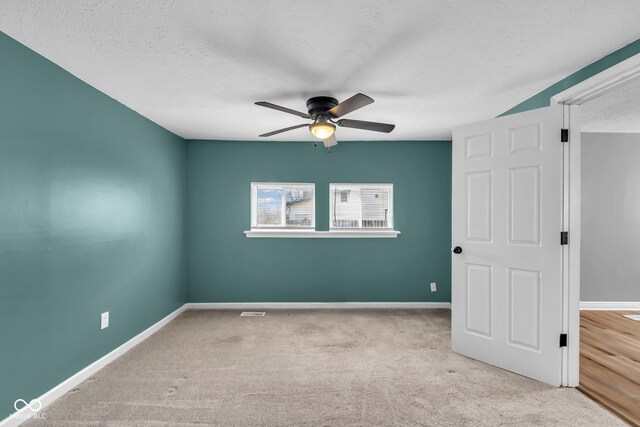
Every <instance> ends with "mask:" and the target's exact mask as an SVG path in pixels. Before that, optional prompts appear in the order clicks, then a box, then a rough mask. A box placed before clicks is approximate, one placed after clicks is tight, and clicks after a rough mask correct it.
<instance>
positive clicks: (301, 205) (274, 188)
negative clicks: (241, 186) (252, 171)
mask: <svg viewBox="0 0 640 427" xmlns="http://www.w3.org/2000/svg"><path fill="white" fill-rule="evenodd" d="M314 193H315V185H314V184H287V183H252V184H251V226H252V228H313V227H314V226H315V199H314Z"/></svg>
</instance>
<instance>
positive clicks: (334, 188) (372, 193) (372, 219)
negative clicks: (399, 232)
mask: <svg viewBox="0 0 640 427" xmlns="http://www.w3.org/2000/svg"><path fill="white" fill-rule="evenodd" d="M329 191H330V195H329V202H330V208H329V209H330V215H331V217H330V224H331V228H332V229H345V228H346V229H349V228H350V229H354V228H357V229H380V228H386V229H390V228H391V229H392V228H393V184H331V185H330V186H329Z"/></svg>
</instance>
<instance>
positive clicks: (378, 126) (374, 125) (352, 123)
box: [338, 119, 396, 133]
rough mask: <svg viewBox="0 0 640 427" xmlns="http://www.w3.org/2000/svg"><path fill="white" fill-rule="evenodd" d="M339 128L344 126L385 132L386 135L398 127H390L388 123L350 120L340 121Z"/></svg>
mask: <svg viewBox="0 0 640 427" xmlns="http://www.w3.org/2000/svg"><path fill="white" fill-rule="evenodd" d="M338 126H342V127H345V128H354V129H364V130H373V131H376V132H385V133H389V132H391V131H392V130H393V129H394V128H395V127H396V125H390V124H388V123H378V122H365V121H363V120H349V119H342V120H338Z"/></svg>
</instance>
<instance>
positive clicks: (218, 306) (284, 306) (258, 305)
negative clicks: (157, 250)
mask: <svg viewBox="0 0 640 427" xmlns="http://www.w3.org/2000/svg"><path fill="white" fill-rule="evenodd" d="M185 307H186V308H187V309H188V310H255V309H272V310H276V309H281V310H296V309H341V308H342V309H351V308H401V309H402V308H404V309H415V308H448V309H451V303H448V302H190V303H187V304H185Z"/></svg>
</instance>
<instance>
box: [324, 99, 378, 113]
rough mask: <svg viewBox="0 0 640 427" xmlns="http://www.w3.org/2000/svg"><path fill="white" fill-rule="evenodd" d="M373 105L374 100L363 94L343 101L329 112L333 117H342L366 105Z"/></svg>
mask: <svg viewBox="0 0 640 427" xmlns="http://www.w3.org/2000/svg"><path fill="white" fill-rule="evenodd" d="M369 104H373V99H372V98H369V97H368V96H367V95H364V94H362V93H356V94H355V95H353V96H352V97H351V98H349V99H346V100H344V101H342V102H341V103H340V104H338V105H336V106H335V107H333V108H332V109H330V110H329V111H328V113H329V114H331V115H332V116H333V117H342V116H344V115H345V114H349V113H350V112H352V111H355V110H357V109H358V108H362V107H364V106H366V105H369Z"/></svg>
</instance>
